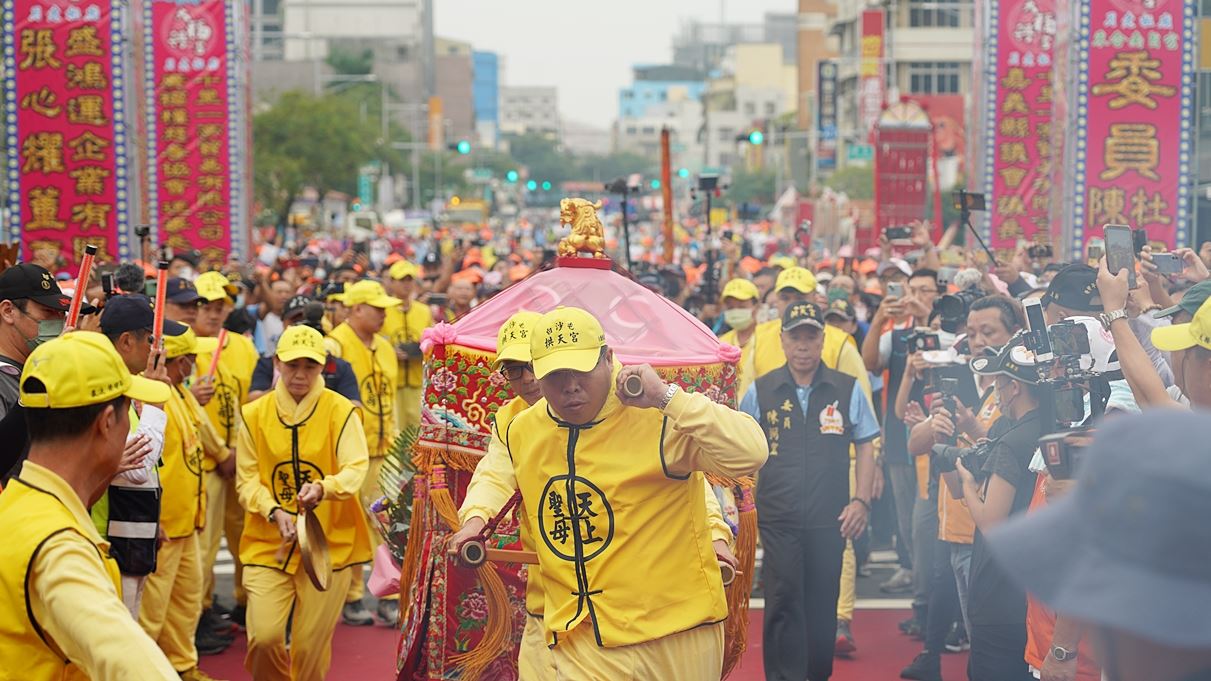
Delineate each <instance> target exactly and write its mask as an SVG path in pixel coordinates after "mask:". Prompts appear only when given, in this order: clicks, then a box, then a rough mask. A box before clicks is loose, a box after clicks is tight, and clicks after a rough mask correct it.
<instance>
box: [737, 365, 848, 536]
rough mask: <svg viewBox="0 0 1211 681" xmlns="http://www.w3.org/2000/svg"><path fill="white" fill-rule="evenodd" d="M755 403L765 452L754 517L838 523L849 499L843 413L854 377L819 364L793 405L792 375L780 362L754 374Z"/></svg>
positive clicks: (798, 523)
mask: <svg viewBox="0 0 1211 681" xmlns="http://www.w3.org/2000/svg"><path fill="white" fill-rule="evenodd" d="M755 385H756V387H757V403H758V405H759V406H760V407H761V419H760V422H761V427H762V428H763V429H764V430H765V438H766V440H767V441H768V442H769V449H770V456H769V460H767V461H766V463H765V466H764V467H763V468H762V469H761V473H760V474H759V475H758V477H757V517H758V518H759V519H760V521H761V522H762V523H776V524H779V525H789V526H792V527H794V528H796V529H816V528H827V527H838V526H839V523H838V522H837V516H839V515H840V514H841V511H842V510H844V508H845V506H846V504H848V503H849V499H850V494H849V446H850V444H851V443H852V442H853V423H851V422H850V419H849V406H850V401H851V400H852V399H853V394H854V378H853V377H852V376H847V375H845V374H842V373H840V372H837V371H833V370H832V369H829V368H828V367H826V366H824V365H823V364H821V365H820V368H819V369H817V370H816V376H815V378H814V379H813V380H812V391H811V394H810V395H809V396H808V399H807V416H806V417H805V416H804V415H803V409H802V408H800V406H799V397H798V395H797V394H796V393H795V380H794V378H793V377H792V376H791V373H790V369H788V368H787V367H786V365H783V366H782V367H780V368H778V369H775V370H773V371H771V372H769V373H768V374H766V375H764V376H762V377H761V378H758V379H757V381H756V384H755Z"/></svg>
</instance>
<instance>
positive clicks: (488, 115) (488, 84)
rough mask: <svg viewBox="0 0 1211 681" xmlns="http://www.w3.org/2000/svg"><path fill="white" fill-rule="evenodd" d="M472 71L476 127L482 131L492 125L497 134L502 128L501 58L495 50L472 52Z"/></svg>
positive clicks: (472, 97)
mask: <svg viewBox="0 0 1211 681" xmlns="http://www.w3.org/2000/svg"><path fill="white" fill-rule="evenodd" d="M471 72H472V81H471V99H472V102H473V104H474V107H475V127H476V129H477V130H481V131H482V130H483V129H484V126H486V125H490V126H491V130H492V131H493V135H495V131H497V130H499V129H500V58H499V57H498V56H497V54H496V53H495V52H478V51H475V52H472V53H471ZM481 136H482V132H481Z"/></svg>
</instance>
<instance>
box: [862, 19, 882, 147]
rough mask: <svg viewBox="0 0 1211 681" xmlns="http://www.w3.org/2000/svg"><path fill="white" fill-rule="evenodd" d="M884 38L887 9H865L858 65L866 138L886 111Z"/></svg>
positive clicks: (863, 129) (863, 135) (863, 136)
mask: <svg viewBox="0 0 1211 681" xmlns="http://www.w3.org/2000/svg"><path fill="white" fill-rule="evenodd" d="M884 40H885V38H884V32H883V10H881V9H868V10H863V11H862V45H861V61H860V63H859V65H858V69H859V71H858V116H859V118H860V120H861V128H860V130H859V132H860V138H861V139H863V140H865V139H866V137H867V136H868V135H870V134H871V133H872V132H873V131H874V129H875V124H876V123H878V122H879V116H880V114H882V113H883V102H884V100H885V98H886V89H887V83H886V82H885V80H884V69H883V55H884V51H885V50H886V46H885V45H884Z"/></svg>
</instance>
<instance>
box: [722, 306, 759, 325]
mask: <svg viewBox="0 0 1211 681" xmlns="http://www.w3.org/2000/svg"><path fill="white" fill-rule="evenodd" d="M723 321H724V322H726V323H727V325H728V326H730V327H732V328H733V329H736V330H737V331H744V330H746V329H748V328H749V327H750V326H752V325H753V321H754V320H753V311H752V310H749V309H747V308H743V307H738V308H734V309H731V310H724V311H723Z"/></svg>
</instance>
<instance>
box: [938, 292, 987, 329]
mask: <svg viewBox="0 0 1211 681" xmlns="http://www.w3.org/2000/svg"><path fill="white" fill-rule="evenodd" d="M984 295H985V294H984V292H982V291H980V290H979V289H974V288H965V289H963V290H961V291H956V292H954V293H948V294H946V295H944V296H942V297H940V298H938V299H937V300H935V301H934V303H933V313H934V314H935V315H937V316H938V317H939V318H940V320H941V326H942V330H943V331H945V332H946V333H956V332H957V331H958V330H959V327H960V326H962V325H963V323H964V322H966V321H967V312H968V311H969V310H970V309H971V304H972V303H974V302H975V301H977V300H979V299H980V298H983V297H984Z"/></svg>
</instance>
